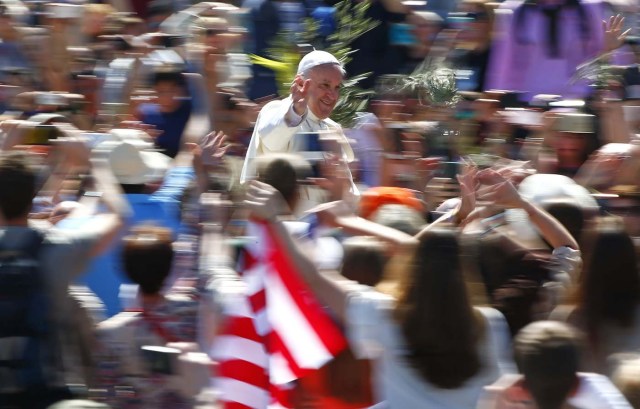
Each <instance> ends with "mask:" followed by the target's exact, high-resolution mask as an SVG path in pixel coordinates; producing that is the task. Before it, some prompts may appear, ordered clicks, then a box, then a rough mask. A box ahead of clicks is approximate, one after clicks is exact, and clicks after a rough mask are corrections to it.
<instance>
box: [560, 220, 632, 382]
mask: <svg viewBox="0 0 640 409" xmlns="http://www.w3.org/2000/svg"><path fill="white" fill-rule="evenodd" d="M583 241H584V243H585V257H584V259H585V264H584V269H583V272H582V275H581V277H580V280H579V282H578V287H577V291H576V295H577V296H576V302H575V304H574V305H571V306H561V307H558V308H557V309H556V310H555V311H554V312H553V314H552V315H551V317H552V318H553V319H557V320H562V321H567V322H568V323H570V324H573V325H575V326H577V327H578V328H580V329H582V330H583V331H584V332H585V333H586V338H587V351H588V354H586V356H585V358H586V359H585V361H584V368H582V369H583V370H588V371H591V372H598V373H603V374H606V375H610V374H611V372H612V370H613V368H611V366H610V364H609V363H608V358H609V357H610V356H611V355H612V354H615V353H623V352H632V351H636V350H637V348H638V345H640V313H639V312H640V274H639V273H640V272H639V271H638V260H637V255H636V251H635V247H634V244H633V241H632V239H631V237H630V236H629V234H628V233H627V232H626V231H625V230H624V227H623V224H622V222H621V221H620V220H616V219H613V218H606V219H602V220H600V223H598V224H597V225H596V226H595V229H592V230H591V231H588V232H587V233H586V235H585V238H584V240H583Z"/></svg>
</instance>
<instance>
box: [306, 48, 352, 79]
mask: <svg viewBox="0 0 640 409" xmlns="http://www.w3.org/2000/svg"><path fill="white" fill-rule="evenodd" d="M324 64H335V65H337V66H339V67H340V68H342V64H340V61H338V59H337V58H336V57H334V56H333V55H332V54H330V53H328V52H326V51H320V50H313V51H311V52H310V53H309V54H307V55H305V56H304V57H302V60H300V64H298V74H302V73H304V72H306V71H308V70H309V69H311V68H313V67H317V66H318V65H324Z"/></svg>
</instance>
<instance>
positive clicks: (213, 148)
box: [200, 131, 231, 166]
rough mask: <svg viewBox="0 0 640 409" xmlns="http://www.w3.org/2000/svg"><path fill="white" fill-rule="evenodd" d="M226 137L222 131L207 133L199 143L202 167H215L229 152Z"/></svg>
mask: <svg viewBox="0 0 640 409" xmlns="http://www.w3.org/2000/svg"><path fill="white" fill-rule="evenodd" d="M226 142H227V135H225V134H224V132H222V131H218V132H217V133H216V132H215V131H214V132H210V133H208V134H207V135H206V136H205V137H204V138H203V139H202V141H201V142H200V148H201V149H202V164H203V165H204V166H217V165H219V164H220V162H221V160H222V158H223V157H224V155H225V154H226V153H227V150H229V147H230V146H231V145H230V144H227V143H226Z"/></svg>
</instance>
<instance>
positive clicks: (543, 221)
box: [478, 169, 579, 250]
mask: <svg viewBox="0 0 640 409" xmlns="http://www.w3.org/2000/svg"><path fill="white" fill-rule="evenodd" d="M478 179H479V181H480V182H481V183H482V184H483V185H486V186H484V187H481V188H480V189H479V190H478V199H480V200H486V201H488V202H491V203H494V204H495V205H497V206H502V207H504V208H520V209H523V210H524V211H526V212H527V214H528V215H529V219H530V220H531V222H532V223H533V224H534V225H535V226H536V227H537V228H538V230H539V231H540V234H541V235H542V237H543V238H544V239H545V240H546V241H547V242H548V243H549V244H551V246H552V247H553V248H558V247H565V246H566V247H570V248H572V249H576V250H578V249H579V246H578V243H577V242H576V240H575V239H574V238H573V237H572V236H571V234H570V233H569V232H568V231H567V229H565V228H564V226H563V225H562V224H561V223H560V222H559V221H558V220H556V219H555V218H554V217H553V216H551V215H550V214H549V213H547V212H546V211H545V210H543V209H542V208H541V207H539V206H536V205H535V204H533V203H532V202H530V201H528V200H526V199H525V198H523V197H522V196H520V194H519V193H518V190H517V189H516V188H515V186H514V185H513V184H512V183H511V182H509V181H508V180H507V179H506V178H505V177H504V176H502V175H500V174H499V173H498V172H496V171H494V170H491V169H486V170H483V171H481V172H479V173H478Z"/></svg>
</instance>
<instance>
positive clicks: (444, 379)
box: [396, 229, 482, 389]
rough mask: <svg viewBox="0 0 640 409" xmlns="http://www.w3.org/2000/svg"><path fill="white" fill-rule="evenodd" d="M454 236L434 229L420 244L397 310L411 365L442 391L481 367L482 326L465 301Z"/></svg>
mask: <svg viewBox="0 0 640 409" xmlns="http://www.w3.org/2000/svg"><path fill="white" fill-rule="evenodd" d="M457 234H458V233H457V232H456V231H454V230H452V229H433V230H431V231H429V232H427V233H425V234H424V235H423V236H422V237H421V238H420V242H419V244H418V246H417V248H416V250H415V253H414V263H412V264H411V265H409V266H407V268H410V269H411V271H410V272H408V273H409V274H408V277H407V279H408V281H407V282H406V283H405V286H404V288H403V289H402V291H403V293H402V294H401V296H400V297H399V299H398V304H397V307H396V319H397V321H398V323H399V325H400V328H401V331H402V333H403V335H404V338H405V340H406V342H407V346H408V349H409V352H408V354H407V359H408V361H409V363H410V364H411V365H412V366H413V367H414V368H415V369H416V370H417V371H418V372H419V373H420V374H421V375H422V377H423V378H424V379H425V380H427V381H428V382H430V383H432V384H433V385H435V386H437V387H440V388H445V389H453V388H458V387H460V386H461V385H462V384H463V383H464V382H465V381H466V380H468V379H469V378H471V377H472V376H474V375H475V374H476V373H477V372H478V371H479V370H480V366H481V362H480V356H479V354H478V349H477V342H478V340H479V334H480V330H481V328H482V321H480V318H479V317H478V316H477V315H476V314H475V312H474V309H473V307H472V306H471V303H470V301H469V298H468V296H467V290H466V286H465V283H464V280H463V275H462V270H461V265H460V261H459V245H458V238H457Z"/></svg>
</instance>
